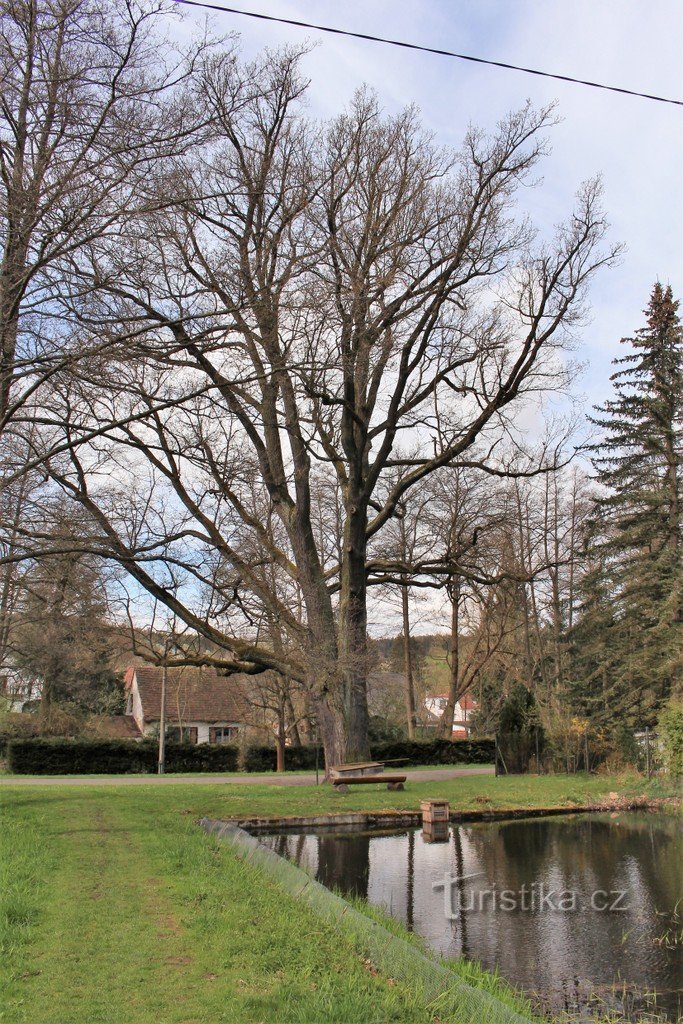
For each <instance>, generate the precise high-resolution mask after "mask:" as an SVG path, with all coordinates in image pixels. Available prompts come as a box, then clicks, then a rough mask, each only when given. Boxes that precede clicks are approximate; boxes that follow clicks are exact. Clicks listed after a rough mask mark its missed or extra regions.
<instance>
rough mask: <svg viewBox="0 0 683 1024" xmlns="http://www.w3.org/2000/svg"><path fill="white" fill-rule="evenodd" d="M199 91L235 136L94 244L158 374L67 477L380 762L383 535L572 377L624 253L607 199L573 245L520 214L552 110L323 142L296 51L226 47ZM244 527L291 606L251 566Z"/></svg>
mask: <svg viewBox="0 0 683 1024" xmlns="http://www.w3.org/2000/svg"><path fill="white" fill-rule="evenodd" d="M196 88H197V93H196V100H195V102H196V103H197V104H199V105H201V108H202V110H203V111H204V114H203V119H204V120H205V121H207V122H211V123H212V125H213V132H214V133H213V135H212V137H211V139H210V140H209V141H207V142H206V143H205V144H204V145H203V146H201V147H200V148H198V149H195V150H194V151H193V152H192V153H191V154H189V155H188V156H187V157H186V158H183V159H177V160H174V161H169V162H168V163H167V166H166V168H165V169H164V171H163V173H162V172H160V173H159V174H158V176H157V177H158V182H159V185H158V187H159V189H160V194H161V195H163V196H164V197H165V198H164V203H165V205H164V209H163V211H157V212H156V213H154V214H146V215H141V216H140V217H138V219H137V222H136V226H135V230H134V231H133V229H132V228H131V230H130V231H129V233H128V234H127V235H126V236H125V237H123V238H121V239H117V244H116V246H115V247H112V246H110V245H109V244H108V240H107V239H102V240H101V241H99V242H98V243H97V244H96V245H94V246H93V247H92V258H93V272H92V281H93V287H94V286H95V285H96V286H97V289H98V290H99V293H98V295H95V294H94V293H92V294H90V295H89V296H88V297H87V298H88V303H85V304H84V307H83V310H82V315H83V325H84V329H86V328H87V324H88V319H89V321H90V324H91V325H92V324H95V323H97V322H99V320H100V319H101V318H102V317H106V318H108V322H109V323H119V324H125V326H126V330H125V333H126V336H128V337H129V336H130V334H131V332H133V331H137V332H139V334H140V338H141V340H140V343H139V345H138V348H137V353H138V358H137V361H135V362H134V363H131V362H130V350H128V361H127V362H125V363H124V362H122V363H121V364H120V366H119V367H117V369H116V386H117V388H118V389H119V390H120V389H122V388H124V389H125V390H126V391H127V395H126V398H125V401H126V402H129V403H130V409H127V410H126V413H127V415H128V414H130V415H129V417H128V422H127V423H126V425H124V426H122V427H121V428H120V429H119V430H115V431H110V432H109V440H107V442H106V443H105V442H102V443H101V444H95V445H94V446H93V449H92V450H91V451H90V453H89V454H88V456H87V458H86V457H85V456H79V454H78V451H77V450H76V449H75V448H74V449H72V450H71V456H72V458H71V462H70V464H68V465H67V464H65V462H60V460H58V459H55V460H53V462H52V472H53V474H54V477H55V479H57V480H58V481H59V483H60V484H61V486H62V487H63V488H64V489H65V490H66V491H68V492H70V493H71V494H72V496H73V497H74V498H75V499H76V500H77V501H78V502H80V504H81V506H82V507H83V508H84V509H85V510H87V511H88V513H89V514H90V516H91V517H92V520H93V523H94V524H95V526H96V533H97V543H98V545H99V547H100V548H101V550H103V551H107V552H108V554H109V555H110V557H113V558H115V559H117V560H119V561H120V562H121V564H123V565H124V566H125V568H126V569H127V571H128V572H129V573H130V574H131V576H132V577H133V578H134V579H135V580H136V581H137V583H138V584H139V585H141V586H142V587H143V588H144V589H145V590H146V591H147V592H149V593H150V594H152V595H153V597H154V598H156V599H158V600H161V601H162V602H165V603H166V604H167V605H168V607H169V608H170V609H171V610H172V611H173V613H175V614H177V615H178V616H179V617H180V618H182V619H183V620H184V621H186V622H188V623H190V624H191V625H192V626H193V628H196V629H197V630H198V631H199V632H201V633H202V634H203V635H204V636H206V637H207V638H208V639H210V640H211V641H212V642H213V643H214V644H215V645H216V647H217V649H221V650H222V651H224V652H225V653H224V660H225V665H226V667H227V668H228V669H230V668H232V669H234V670H235V671H251V672H256V671H262V670H265V669H269V668H271V669H275V670H277V671H280V672H282V674H283V675H285V676H289V677H291V678H293V679H298V680H300V681H301V682H303V683H305V685H306V686H307V688H308V690H309V692H310V694H311V695H312V700H313V702H314V704H315V710H316V717H317V720H318V724H319V728H320V731H321V736H322V738H323V742H324V746H325V753H326V758H327V763H328V765H329V764H330V763H333V762H335V761H339V760H343V759H345V758H349V757H362V756H364V755H367V753H368V739H367V735H368V734H367V722H368V712H367V694H366V679H367V669H368V660H367V588H368V577H369V571H370V570H369V567H368V561H369V545H370V544H371V543H372V544H376V543H378V542H379V540H380V536H381V531H382V530H383V529H384V527H385V526H386V525H387V524H388V523H389V522H390V521H391V519H392V518H393V517H394V516H395V514H396V512H397V509H398V508H399V506H400V503H401V502H404V501H406V500H408V499H409V497H410V495H411V494H412V493H413V492H414V491H415V489H417V488H419V487H420V486H421V485H422V483H423V481H426V480H427V478H428V477H429V476H430V475H431V474H432V473H434V472H435V471H437V470H439V469H441V468H442V467H444V466H448V465H451V464H453V463H457V462H464V461H466V457H467V453H468V452H470V451H471V450H472V448H473V446H474V444H475V442H477V440H478V439H482V438H485V437H486V436H487V434H488V433H489V432H491V431H493V432H496V431H499V430H501V429H503V426H504V421H505V418H506V417H508V416H509V415H510V409H511V407H512V406H513V404H514V403H518V402H520V401H522V400H523V396H524V394H525V393H526V392H527V391H529V390H537V389H540V388H545V387H548V386H550V384H551V382H552V381H553V380H555V379H556V373H557V372H559V371H558V369H557V362H556V359H555V356H556V351H555V350H556V348H557V346H558V345H559V344H560V343H561V342H562V340H563V338H564V335H565V334H566V331H567V329H568V328H569V327H571V325H572V324H573V323H574V322H575V321H576V317H577V315H578V311H579V309H580V300H581V296H582V293H583V290H584V287H585V285H586V282H587V281H588V280H589V278H590V277H591V275H592V274H593V273H594V272H595V270H596V269H597V268H598V267H600V266H602V265H603V264H605V263H607V262H609V261H610V259H611V258H612V255H613V253H610V252H604V251H603V250H602V248H601V242H602V238H603V234H604V222H603V219H602V215H601V213H600V210H599V204H598V190H597V188H596V187H595V186H594V185H589V186H587V187H585V188H584V189H583V190H582V192H581V194H580V197H579V203H578V207H577V211H576V213H575V214H573V215H572V217H571V218H570V220H569V222H568V224H567V225H566V226H564V227H561V228H559V229H558V232H557V236H556V238H555V240H554V242H553V243H552V244H547V245H545V246H536V245H534V243H533V240H532V235H531V232H530V230H529V228H528V227H527V225H526V224H525V223H524V222H518V221H516V220H515V218H514V210H513V204H514V196H515V191H516V189H517V187H518V186H519V185H520V183H521V182H523V181H524V180H525V179H526V177H527V175H528V172H529V171H530V170H531V168H533V166H534V165H535V163H536V161H537V159H538V157H539V156H540V155H541V153H542V143H541V141H540V133H541V132H542V131H543V129H544V128H545V127H546V126H547V125H548V124H549V123H550V114H549V112H547V111H542V112H540V113H536V112H535V111H533V110H532V109H530V108H525V109H523V110H522V111H520V112H519V113H517V114H513V115H511V116H510V117H508V118H506V119H505V120H504V121H503V122H501V124H500V126H499V129H498V131H497V132H496V133H495V134H494V135H493V137H491V138H487V137H484V136H483V135H482V134H481V133H478V132H476V131H470V132H469V133H468V135H467V137H466V140H465V144H464V147H463V149H462V151H461V152H460V153H459V154H450V153H448V152H445V151H443V150H440V149H439V148H437V147H436V146H435V145H434V144H433V142H432V140H431V139H430V138H429V137H428V136H427V135H426V134H425V132H424V131H423V129H422V128H421V126H420V124H419V120H418V117H417V114H416V112H415V111H413V110H408V111H406V112H404V113H402V114H399V115H397V116H396V117H385V116H383V115H382V113H381V111H380V110H379V108H378V105H377V102H376V101H375V99H374V98H373V97H371V96H369V95H366V94H362V93H361V94H359V95H358V96H357V97H356V99H355V100H354V102H353V104H352V105H351V107H350V109H349V110H348V112H347V113H345V114H343V115H342V116H340V117H339V118H337V119H336V120H335V121H334V122H332V123H331V124H330V125H328V126H326V127H325V128H324V129H320V128H318V127H317V126H315V125H311V124H308V123H306V122H305V121H304V120H303V119H302V118H301V116H300V114H299V113H298V111H297V109H296V103H297V100H298V99H299V97H300V96H301V94H302V92H303V90H304V85H303V83H302V81H301V79H300V77H299V72H298V58H297V55H296V54H293V53H290V52H285V53H281V54H279V55H273V54H267V55H266V56H265V57H262V58H260V59H259V60H257V61H256V62H255V63H254V64H252V65H250V66H247V67H243V66H241V65H239V64H238V63H236V62H235V61H234V59H233V58H232V56H228V57H216V58H215V59H214V60H213V62H212V63H211V64H210V65H209V66H207V68H206V69H205V70H204V72H203V73H202V75H201V76H200V77H199V78H198V80H197V86H196ZM164 189H165V190H166V191H164ZM105 294H106V299H103V298H102V296H103V295H105ZM98 383H99V382H98ZM93 408H94V405H93ZM160 408H162V409H164V411H163V412H160V411H159V409H160ZM441 409H447V410H448V415H442V414H441V413H439V414H438V415H437V413H436V412H435V410H441ZM136 411H137V412H140V411H142V413H141V414H144V419H141V420H139V421H137V422H135V421H133V420H132V419H130V416H132V415H133V414H134V413H135V412H136ZM64 415H65V417H66V418H67V420H68V418H69V415H70V410H69V409H67V408H65V409H64ZM406 441H408V442H410V450H411V454H410V456H405V455H403V454H402V452H403V450H405V449H406V448H407V447H408V444H406V443H404V442H406ZM117 452H118V455H117V454H116V453H117ZM98 453H99V454H98ZM121 453H127V454H125V455H124V456H123V458H124V459H125V460H129V461H130V460H132V462H133V463H134V464H136V465H139V466H142V465H144V466H145V467H146V469H145V472H146V473H147V474H148V481H147V485H144V484H143V485H138V487H137V488H136V487H131V486H129V487H128V488H127V489H125V490H126V493H125V495H124V496H123V500H122V501H121V500H120V499H121V488H119V491H118V499H119V500H118V501H117V500H112V499H111V495H110V497H109V498H108V497H107V495H106V493H105V490H106V489H105V488H103V487H102V485H101V481H100V480H99V479H98V475H97V474H98V463H97V459H98V458H101V459H102V460H103V461H102V468H103V469H104V467H105V466H106V465H107V464H111V460H112V458H121ZM245 467H248V469H247V472H248V474H249V475H250V476H253V475H254V474H255V475H256V478H257V480H258V486H259V490H260V502H261V508H260V509H256V510H255V509H253V508H252V507H250V504H249V501H247V500H246V497H245V495H246V493H247V492H249V493H253V488H252V487H251V484H248V485H247V484H246V483H245V479H244V468H245ZM397 467H398V468H399V469H400V472H399V474H398V477H397V479H396V482H395V483H394V484H393V485H392V486H389V487H387V486H385V481H386V477H387V474H388V473H395V471H396V468H397ZM332 481H333V483H332ZM152 485H155V487H153V489H152V491H151V493H150V491H149V490H148V486H152ZM156 485H163V486H159V487H156ZM323 486H327V487H330V486H333V488H334V491H335V493H336V494H338V496H339V505H338V512H339V526H340V534H341V545H338V544H337V543H336V542H335V541H334V540H330V539H329V538H327V537H326V536H325V534H324V530H323V531H321V530H320V529H319V523H318V521H317V518H316V517H317V505H316V501H315V500H314V499H315V495H316V494H317V493H319V492H320V489H321V487H323ZM164 489H165V490H164ZM164 494H165V495H166V496H165V497H164V496H163V495H164ZM266 516H274V517H276V518H277V519H278V520H279V523H280V526H281V531H282V542H280V540H279V538H278V540H277V541H274V540H273V538H272V537H271V536H268V535H267V531H265V530H264V529H263V519H264V518H265V517H266ZM246 537H250V538H251V539H252V541H253V542H254V543H255V544H256V546H257V547H258V546H260V547H262V548H264V549H265V550H266V551H267V552H268V557H269V560H270V561H271V562H272V563H273V564H275V565H277V567H278V573H279V579H280V581H282V580H285V581H286V585H287V587H288V588H290V589H289V591H287V592H286V596H283V595H285V591H283V589H282V585H280V587H279V588H278V589H275V590H274V589H273V588H272V587H271V586H269V585H268V583H267V581H266V579H265V577H264V576H263V574H261V573H259V571H258V569H257V567H256V566H255V565H254V563H253V560H252V559H251V558H249V557H244V554H243V552H244V550H245V546H244V545H245V543H246V540H245V538H246ZM375 561H376V560H375ZM221 565H227V566H229V567H230V573H231V574H232V578H233V579H235V580H238V581H239V583H238V585H237V586H236V588H235V590H234V592H233V594H232V595H231V596H230V601H229V605H230V608H231V610H232V611H235V609H236V608H238V607H239V608H240V614H242V613H243V612H244V610H245V608H246V605H245V604H244V602H242V605H241V607H240V601H241V600H242V599H241V597H240V595H241V593H242V592H246V593H249V594H250V595H252V596H254V595H255V597H256V599H257V601H258V602H259V603H260V604H261V605H262V606H263V608H264V609H267V610H268V613H269V614H270V615H271V616H272V617H273V618H274V619H277V621H278V622H279V623H280V625H281V627H282V628H283V629H284V630H286V631H288V632H290V633H291V635H292V637H293V638H295V642H292V643H291V644H290V645H289V646H288V648H287V650H286V651H285V652H283V653H282V654H281V655H278V654H277V652H275V651H274V650H273V648H272V646H270V645H267V644H264V643H260V642H258V640H257V639H254V636H253V634H252V636H251V638H249V636H248V635H247V634H248V630H247V633H243V634H242V635H241V636H238V635H237V633H236V632H235V631H231V630H230V629H228V628H226V627H225V624H224V621H222V620H221V615H220V614H219V613H218V610H217V605H216V594H217V591H216V589H215V587H214V588H213V590H212V581H213V580H215V579H216V572H217V569H218V568H219V567H220V566H221ZM188 580H191V581H192V582H188ZM294 592H296V593H297V594H300V597H301V602H302V607H303V616H302V617H301V619H300V618H299V617H298V616H297V615H296V613H295V612H294V611H293V608H292V603H291V600H290V593H294ZM208 593H211V594H212V597H211V598H210V599H209V598H208V597H207V596H206V595H207V594H208ZM200 595H203V597H202V600H199V596H200ZM222 598H225V594H223V595H222ZM245 637H246V638H245Z"/></svg>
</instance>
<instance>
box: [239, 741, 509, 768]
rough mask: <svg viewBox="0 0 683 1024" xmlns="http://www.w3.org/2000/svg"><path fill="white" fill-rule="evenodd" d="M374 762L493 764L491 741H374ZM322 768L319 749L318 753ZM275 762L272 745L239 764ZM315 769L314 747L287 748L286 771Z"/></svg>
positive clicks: (259, 748)
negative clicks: (399, 760)
mask: <svg viewBox="0 0 683 1024" xmlns="http://www.w3.org/2000/svg"><path fill="white" fill-rule="evenodd" d="M370 756H371V757H372V759H373V760H375V761H393V760H398V759H401V760H404V761H405V762H406V764H408V765H416V764H493V761H494V758H495V741H494V740H488V739H485V740H431V741H429V742H423V741H418V740H392V741H390V742H385V743H373V744H372V748H371V755H370ZM319 757H320V767H321V768H322V767H323V764H324V758H323V754H322V750H321V751H320V754H319ZM276 764H277V757H276V751H275V747H269V746H250V747H247V749H246V751H245V753H244V758H243V761H242V767H243V769H244V770H245V771H247V772H274V771H275V768H276ZM313 768H315V747H287V748H286V751H285V769H286V771H311V770H312V769H313Z"/></svg>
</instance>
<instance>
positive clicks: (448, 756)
mask: <svg viewBox="0 0 683 1024" xmlns="http://www.w3.org/2000/svg"><path fill="white" fill-rule="evenodd" d="M494 757H495V742H494V741H493V740H490V739H481V740H430V741H428V742H424V741H422V740H395V741H394V742H391V743H374V744H373V746H372V758H373V760H375V761H394V760H398V759H401V760H403V759H405V760H406V762H407V764H492V763H493V760H494Z"/></svg>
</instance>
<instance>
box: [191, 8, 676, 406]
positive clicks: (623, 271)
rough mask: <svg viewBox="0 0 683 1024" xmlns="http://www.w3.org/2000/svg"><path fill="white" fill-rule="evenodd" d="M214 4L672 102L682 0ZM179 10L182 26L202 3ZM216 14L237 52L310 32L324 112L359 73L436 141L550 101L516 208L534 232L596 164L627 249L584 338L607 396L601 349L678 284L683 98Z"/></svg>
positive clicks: (592, 394)
mask: <svg viewBox="0 0 683 1024" xmlns="http://www.w3.org/2000/svg"><path fill="white" fill-rule="evenodd" d="M216 2H217V3H222V2H223V0H216ZM224 2H225V5H226V6H235V7H238V8H241V9H243V10H246V11H256V12H262V13H266V14H272V15H276V16H281V17H284V18H294V19H301V20H304V21H312V22H316V23H319V24H324V25H330V26H334V27H338V28H345V29H349V30H351V31H356V32H366V33H371V34H376V35H383V36H389V37H391V38H394V39H403V40H407V41H411V42H416V43H420V44H422V45H426V46H435V47H441V48H445V49H451V50H455V51H458V52H460V53H469V54H473V55H475V56H481V57H486V58H488V59H492V60H500V61H505V62H508V63H514V64H521V65H524V66H528V67H534V68H539V69H541V70H546V71H552V72H555V73H558V74H564V75H572V76H574V77H577V78H586V79H589V80H592V81H599V82H604V83H607V84H611V85H619V86H623V87H625V88H629V89H635V90H639V91H642V92H649V93H655V94H658V95H662V96H668V97H671V98H674V99H683V59H682V56H683V3H681V0H651V2H650V3H645V2H644V0H571V2H568V0H562V2H560V0H514V3H511V2H510V0H477V2H472V0H470V2H464V0H345V3H343V4H340V3H338V2H334V0H241V2H240V0H234V3H231V2H230V0H224ZM182 13H183V21H184V25H183V29H182V30H181V31H187V30H188V29H189V28H190V26H191V25H192V24H199V23H202V22H203V19H204V17H205V15H206V13H207V12H202V11H199V10H195V9H191V8H187V7H185V8H183V9H182ZM211 19H212V24H213V27H214V31H216V32H226V33H227V32H232V31H237V32H239V34H240V37H241V43H242V48H243V50H244V53H245V55H250V54H253V53H254V52H256V51H257V50H259V49H261V48H262V47H264V46H275V45H278V44H281V43H287V42H294V43H302V42H304V41H306V40H308V41H309V42H315V43H317V44H318V45H317V46H316V47H315V49H314V50H313V52H312V53H311V54H310V55H309V56H308V57H307V58H306V62H305V68H306V72H307V74H308V75H309V76H310V79H311V86H310V92H309V109H310V112H311V114H314V115H320V116H322V117H326V116H330V115H332V114H335V113H337V112H338V111H339V110H340V109H341V108H342V107H343V106H344V105H345V104H346V103H347V102H348V100H349V98H350V97H351V96H352V94H353V92H354V90H355V89H356V88H357V87H358V86H359V85H361V84H363V83H367V84H369V85H370V86H371V87H372V88H373V89H375V90H376V92H377V93H378V95H379V97H380V99H381V101H382V103H383V105H384V106H385V107H386V109H387V110H389V111H391V110H396V109H400V108H401V107H403V106H404V105H406V104H408V103H416V104H417V105H418V106H419V107H420V109H421V111H422V116H423V119H424V121H425V123H426V124H427V125H428V126H429V127H430V128H431V130H432V131H433V132H434V133H435V136H436V139H437V141H439V142H441V143H443V144H446V145H453V146H456V147H457V146H459V144H460V142H461V140H462V136H463V132H464V130H465V128H466V126H467V125H468V123H469V122H473V123H475V124H477V125H480V126H482V127H489V128H490V127H493V126H494V125H495V124H496V122H497V120H498V119H499V118H500V117H501V116H502V115H503V114H504V113H505V112H506V111H508V110H510V109H514V108H517V107H519V106H521V105H522V104H523V103H524V102H525V101H526V100H527V99H531V100H532V101H533V102H534V103H535V104H537V105H544V104H546V103H548V102H550V101H553V100H555V101H557V104H558V112H559V115H560V117H561V118H562V123H561V124H560V125H559V126H558V127H556V128H555V129H553V130H552V132H551V134H550V141H551V145H552V150H553V151H552V155H551V156H550V157H549V158H548V159H547V160H545V161H544V163H543V165H542V168H541V173H542V175H543V178H542V181H541V182H540V183H539V185H538V187H537V188H536V189H535V190H534V191H533V192H529V193H527V194H525V195H524V196H523V202H524V206H525V208H526V209H527V210H528V211H529V212H530V213H531V215H532V217H533V219H534V221H535V222H536V224H537V225H538V226H539V228H540V230H541V231H543V232H545V231H551V230H552V226H553V224H555V223H556V222H557V221H559V220H561V219H563V218H564V217H565V216H566V215H567V214H568V213H569V211H570V209H571V206H572V202H573V196H574V194H575V192H576V189H577V187H578V186H579V184H580V183H581V182H582V181H583V180H585V179H586V178H591V177H593V176H595V175H596V174H600V175H601V176H602V178H603V182H604V189H605V207H606V211H607V215H608V218H609V221H610V223H611V225H612V228H611V232H612V234H611V237H612V239H613V240H615V241H620V242H622V243H623V244H624V245H625V247H626V248H625V253H624V256H623V258H622V260H621V263H620V265H619V266H618V267H616V268H613V269H611V270H605V271H603V272H602V274H601V275H600V277H599V278H598V279H597V280H596V281H595V282H594V284H593V287H592V290H591V294H590V303H591V315H590V320H589V322H588V323H587V324H586V326H585V328H584V329H583V331H582V333H581V336H580V338H579V356H580V358H581V359H582V360H583V361H584V362H585V363H586V372H585V374H584V376H583V378H582V380H581V381H580V382H579V383H578V384H577V397H578V398H579V400H580V401H584V402H585V403H586V406H587V407H588V406H589V405H590V404H592V403H593V402H596V401H601V400H602V399H604V398H605V397H606V396H607V393H608V388H609V384H608V378H609V373H610V365H609V364H610V361H611V359H612V358H613V357H614V356H615V355H616V354H617V353H618V348H619V339H620V338H621V337H622V336H624V335H630V334H631V333H632V332H633V331H634V330H635V329H636V328H637V327H640V326H641V325H642V320H643V317H642V309H643V307H644V306H645V304H646V302H647V299H648V296H649V293H650V290H651V287H652V285H653V283H654V281H655V280H656V279H658V278H659V279H660V280H662V281H664V282H669V283H670V284H671V285H672V287H673V288H674V292H675V293H676V295H677V296H679V297H683V198H682V197H683V189H682V188H681V175H682V171H683V107H675V106H671V105H667V104H663V103H654V102H651V101H647V100H642V99H637V98H633V97H628V96H621V95H617V94H615V93H606V92H603V91H600V90H596V89H588V88H585V87H582V86H577V85H570V84H565V83H562V82H557V81H550V80H547V79H539V78H536V77H533V76H530V75H525V74H520V73H518V72H513V71H506V70H503V69H498V68H491V67H486V66H481V65H475V64H470V63H467V62H464V61H459V60H452V59H448V58H444V57H438V56H434V55H430V54H425V53H414V52H410V51H407V50H402V49H398V48H396V47H390V46H383V45H380V44H377V43H371V42H364V41H361V40H354V39H348V38H340V37H335V36H330V35H327V34H323V33H319V32H315V31H312V30H301V29H295V28H293V27H289V26H286V25H278V24H273V23H268V22H260V21H256V20H254V19H252V18H244V17H239V16H236V15H233V14H219V13H214V14H212V15H211Z"/></svg>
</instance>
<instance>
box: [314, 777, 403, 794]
mask: <svg viewBox="0 0 683 1024" xmlns="http://www.w3.org/2000/svg"><path fill="white" fill-rule="evenodd" d="M407 777H408V776H407V775H385V774H384V773H382V774H381V775H345V776H343V777H342V778H340V779H332V785H333V787H334V789H335V791H336V792H337V793H348V791H349V786H369V785H370V784H371V783H378V782H386V784H387V789H403V788H404V787H403V783H404V782H405V781H406V779H407Z"/></svg>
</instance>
